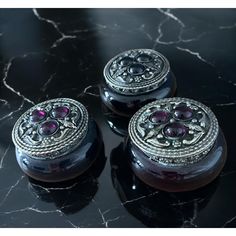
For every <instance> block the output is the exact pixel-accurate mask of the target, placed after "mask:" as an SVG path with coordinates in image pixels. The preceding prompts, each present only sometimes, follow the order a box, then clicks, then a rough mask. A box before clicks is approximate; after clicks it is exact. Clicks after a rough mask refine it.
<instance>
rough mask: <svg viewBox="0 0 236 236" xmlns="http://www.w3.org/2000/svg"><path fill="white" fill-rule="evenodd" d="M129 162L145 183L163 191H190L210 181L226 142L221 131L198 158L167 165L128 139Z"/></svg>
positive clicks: (220, 165)
mask: <svg viewBox="0 0 236 236" xmlns="http://www.w3.org/2000/svg"><path fill="white" fill-rule="evenodd" d="M127 151H128V153H129V160H130V165H131V168H132V170H133V171H134V173H135V174H136V175H137V176H138V177H139V178H140V179H141V180H142V181H144V182H145V183H146V184H148V185H150V186H152V187H154V188H156V189H160V190H164V191H167V192H183V191H192V190H195V189H197V188H200V187H203V186H205V185H207V184H209V183H210V182H212V181H213V180H214V179H215V178H216V177H217V176H218V175H219V174H220V171H221V170H222V168H223V166H224V164H225V161H226V157H227V145H226V141H225V138H224V135H223V133H222V131H220V132H219V134H218V137H217V139H216V141H215V144H214V146H213V147H212V148H211V150H210V151H209V152H208V153H207V154H206V155H205V156H204V157H203V158H202V159H201V160H200V161H198V162H196V163H192V164H187V165H184V166H170V165H165V164H160V163H157V162H155V161H152V160H150V159H149V158H148V157H147V156H146V154H145V153H144V152H143V151H142V150H140V149H139V148H138V147H137V146H136V145H135V144H134V143H133V142H132V141H128V145H127Z"/></svg>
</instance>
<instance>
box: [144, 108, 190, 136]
mask: <svg viewBox="0 0 236 236" xmlns="http://www.w3.org/2000/svg"><path fill="white" fill-rule="evenodd" d="M192 117H193V110H192V109H191V108H190V107H188V106H186V105H179V106H177V107H176V108H174V110H173V112H172V113H171V112H168V111H165V110H158V111H155V112H153V113H152V114H151V115H150V116H149V120H150V121H151V122H152V123H154V124H158V125H161V124H164V125H165V124H166V125H165V126H164V128H163V133H164V135H165V136H166V137H167V138H181V137H184V136H185V135H186V134H187V133H188V131H189V129H188V127H187V126H185V125H184V121H186V120H189V119H191V118H192ZM171 118H174V119H171ZM169 120H172V122H169V123H168V121H169Z"/></svg>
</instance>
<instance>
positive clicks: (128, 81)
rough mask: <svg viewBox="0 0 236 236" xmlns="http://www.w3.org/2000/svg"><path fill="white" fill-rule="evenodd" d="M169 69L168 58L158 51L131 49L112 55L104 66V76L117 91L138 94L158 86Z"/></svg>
mask: <svg viewBox="0 0 236 236" xmlns="http://www.w3.org/2000/svg"><path fill="white" fill-rule="evenodd" d="M169 71H170V66H169V62H168V60H167V59H166V58H165V57H164V56H163V55H162V54H160V53H159V52H157V51H154V50H151V49H132V50H129V51H125V52H122V53H120V54H118V55H117V56H115V57H113V58H112V59H111V60H110V61H109V62H108V63H107V65H106V66H105V68H104V77H105V81H106V83H107V84H108V86H110V87H111V88H112V89H113V90H115V91H116V92H117V93H120V94H124V95H139V94H143V93H147V92H150V91H153V90H155V89H157V88H159V87H160V86H161V85H162V84H163V83H164V82H165V81H166V79H167V78H166V75H167V74H168V72H169Z"/></svg>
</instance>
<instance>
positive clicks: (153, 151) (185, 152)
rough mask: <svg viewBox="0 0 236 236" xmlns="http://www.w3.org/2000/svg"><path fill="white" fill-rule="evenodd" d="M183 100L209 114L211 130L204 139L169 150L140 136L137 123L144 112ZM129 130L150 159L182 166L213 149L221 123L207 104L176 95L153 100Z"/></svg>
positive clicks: (132, 121) (140, 111) (134, 120)
mask: <svg viewBox="0 0 236 236" xmlns="http://www.w3.org/2000/svg"><path fill="white" fill-rule="evenodd" d="M182 102H183V103H190V104H193V105H195V106H198V107H200V108H201V109H202V110H203V111H204V112H205V113H206V114H207V115H208V117H209V121H210V123H209V130H208V132H207V134H206V135H205V137H204V138H203V139H200V140H199V142H197V143H195V144H194V145H192V146H188V147H185V148H181V149H180V148H175V149H170V150H168V149H166V148H157V147H154V146H152V145H150V144H149V143H147V142H145V141H144V140H143V139H142V138H141V137H140V136H139V134H138V130H137V125H138V124H137V123H138V120H139V118H140V116H141V115H142V114H143V112H145V111H146V110H147V109H149V108H151V107H152V106H155V105H160V104H169V103H182ZM128 132H129V136H130V138H131V140H132V142H133V143H134V144H135V145H136V146H137V147H138V148H140V149H141V150H142V151H143V152H144V153H145V154H146V155H147V156H148V157H149V159H151V160H153V161H154V162H157V163H161V164H164V165H170V166H172V165H173V166H182V165H187V164H191V163H195V162H198V161H199V160H201V159H202V158H203V157H204V156H205V155H206V154H207V153H208V152H209V151H210V150H211V148H212V146H213V145H214V143H215V140H216V138H217V136H218V133H219V125H218V121H217V118H216V116H215V115H214V113H213V112H212V111H211V110H210V108H208V107H207V106H205V105H203V104H202V103H200V102H197V101H195V100H192V99H188V98H179V97H174V98H166V99H160V100H157V101H154V102H151V103H149V104H147V105H145V106H144V107H142V108H141V109H140V110H138V111H137V112H136V113H135V114H134V115H133V117H132V118H131V120H130V122H129V127H128Z"/></svg>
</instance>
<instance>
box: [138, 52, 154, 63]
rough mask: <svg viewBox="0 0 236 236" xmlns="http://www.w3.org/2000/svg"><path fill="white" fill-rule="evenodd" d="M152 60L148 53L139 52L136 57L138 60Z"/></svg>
mask: <svg viewBox="0 0 236 236" xmlns="http://www.w3.org/2000/svg"><path fill="white" fill-rule="evenodd" d="M151 60H152V57H151V56H150V55H148V54H141V55H139V56H138V57H137V61H138V62H149V61H151Z"/></svg>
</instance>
